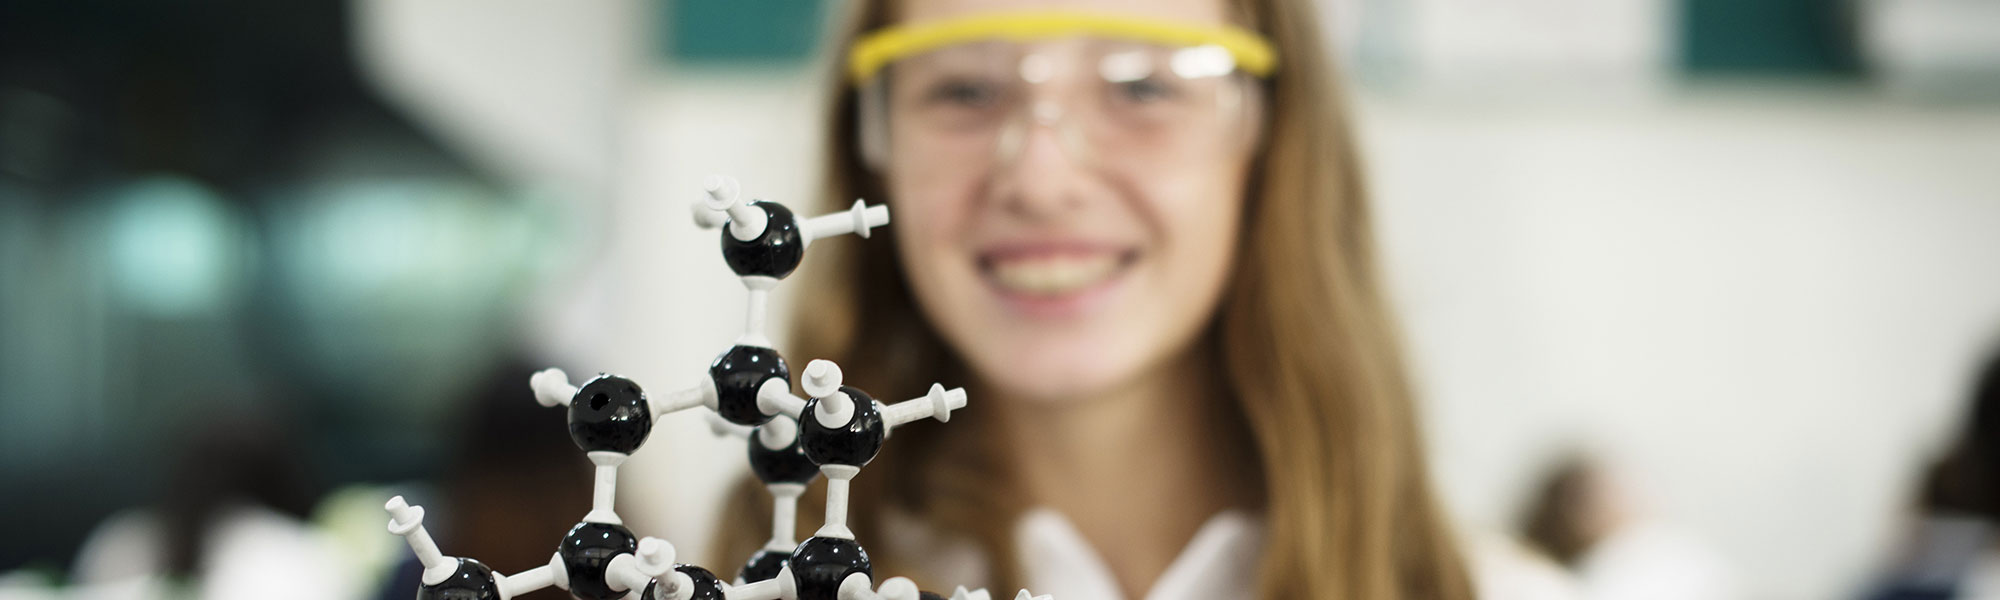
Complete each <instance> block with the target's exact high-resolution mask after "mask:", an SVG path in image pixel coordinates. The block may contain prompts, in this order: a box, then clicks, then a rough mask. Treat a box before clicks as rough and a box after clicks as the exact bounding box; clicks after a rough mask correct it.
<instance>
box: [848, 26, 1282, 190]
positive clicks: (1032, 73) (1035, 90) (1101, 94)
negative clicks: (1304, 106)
mask: <svg viewBox="0 0 2000 600" xmlns="http://www.w3.org/2000/svg"><path fill="white" fill-rule="evenodd" d="M1276 62H1277V57H1276V55H1275V53H1274V52H1273V51H1272V49H1271V46H1270V44H1269V43H1268V42H1266V41H1265V40H1264V39H1263V38H1262V37H1260V36H1258V35H1257V34H1255V33H1252V32H1249V31H1247V30H1243V29H1240V28H1236V27H1229V26H1217V25H1209V24H1190V23H1184V22H1176V21H1162V20H1153V19H1141V18H1133V17H1127V16H1112V15H1103V14H1091V13H1045V12H1037V13H1005V14H992V15H980V16H974V17H967V18H960V19H953V20H947V21H936V22H928V23H918V24H911V25H904V26H897V27H891V28H887V29H883V30H879V31H876V32H874V33H872V34H870V35H867V36H866V37H863V38H862V39H860V40H859V41H858V42H856V43H855V45H854V47H853V48H852V49H851V50H850V53H849V55H848V75H849V77H851V78H852V79H853V80H854V82H855V84H856V87H857V88H858V89H859V90H860V94H861V107H860V110H861V111H862V114H861V115H860V122H861V128H862V132H861V136H862V137H861V143H862V151H863V154H864V155H865V156H866V158H867V160H868V162H869V163H870V164H871V165H874V166H876V167H877V168H879V167H881V166H882V165H884V164H886V163H887V162H888V161H889V160H890V158H891V157H892V156H893V157H898V158H900V159H903V160H906V161H907V160H916V161H919V162H930V161H944V162H941V163H936V165H937V166H947V165H948V166H951V167H953V168H978V167H983V166H1004V165H1007V164H1010V163H1012V162H1013V161H1014V160H1016V159H1018V158H1019V157H1020V156H1022V155H1023V154H1024V152H1025V151H1026V149H1027V148H1028V147H1030V145H1032V144H1035V143H1041V142H1049V141H1052V142H1053V143H1055V144H1058V145H1059V149H1060V150H1061V151H1062V152H1063V153H1064V154H1065V155H1067V156H1068V158H1069V159H1070V160H1073V161H1076V162H1078V163H1082V164H1090V165H1096V166H1107V167H1116V166H1121V165H1122V166H1131V167H1135V168H1138V167H1146V168H1172V167H1175V166H1177V165H1187V164H1200V163H1201V162H1203V161H1212V160H1214V159H1215V158H1216V157H1217V156H1218V154H1219V153H1224V152H1228V151H1231V150H1233V149H1236V148H1240V147H1242V145H1243V144H1246V143H1248V142H1249V141H1250V140H1254V139H1255V138H1256V136H1257V134H1258V127H1259V126H1260V117H1259V115H1260V114H1261V111H1260V107H1261V103H1262V94H1261V86H1260V85H1259V84H1258V79H1259V78H1262V77H1267V76H1269V74H1270V73H1271V72H1272V70H1273V68H1274V67H1275V66H1276ZM903 164H908V163H907V162H905V163H903ZM918 166H925V165H918Z"/></svg>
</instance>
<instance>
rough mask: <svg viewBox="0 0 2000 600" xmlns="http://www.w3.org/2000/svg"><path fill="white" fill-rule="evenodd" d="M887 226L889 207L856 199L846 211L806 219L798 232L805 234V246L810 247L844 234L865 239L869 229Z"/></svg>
mask: <svg viewBox="0 0 2000 600" xmlns="http://www.w3.org/2000/svg"><path fill="white" fill-rule="evenodd" d="M888 224H889V207H887V206H884V205H881V204H877V205H875V206H869V205H868V204H867V202H865V201H863V200H861V199H859V198H857V199H855V200H854V205H853V206H850V207H848V209H847V210H846V211H842V212H837V213H833V214H827V215H820V216H817V217H813V218H810V219H806V220H805V222H804V223H803V224H801V225H800V226H799V230H800V232H801V233H803V234H805V239H806V244H807V245H808V246H810V245H811V244H812V242H814V241H817V240H823V239H826V238H830V237H833V236H837V235H841V234H844V233H852V234H855V235H858V236H861V237H863V238H867V237H868V236H869V233H870V230H871V229H873V228H876V227H881V226H883V225H888Z"/></svg>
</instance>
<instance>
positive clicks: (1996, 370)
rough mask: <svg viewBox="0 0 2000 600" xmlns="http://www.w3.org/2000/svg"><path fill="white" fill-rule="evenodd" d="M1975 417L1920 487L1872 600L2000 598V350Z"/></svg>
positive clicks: (1977, 389)
mask: <svg viewBox="0 0 2000 600" xmlns="http://www.w3.org/2000/svg"><path fill="white" fill-rule="evenodd" d="M1970 408H1971V415H1970V418H1969V419H1968V420H1967V421H1966V423H1965V429H1964V430H1963V431H1962V432H1961V433H1960V434H1959V436H1958V439H1957V440H1956V441H1955V442H1953V443H1952V445H1951V446H1949V447H1948V448H1947V449H1946V450H1945V453H1944V456H1943V457H1941V458H1939V459H1938V460H1937V461H1936V462H1934V463H1932V465H1931V467H1930V469H1929V470H1928V471H1927V472H1926V473H1925V474H1924V477H1923V479H1922V488H1921V489H1919V491H1918V495H1917V499H1916V506H1915V509H1916V510H1915V513H1916V514H1915V515H1914V519H1913V522H1912V523H1911V524H1910V525H1909V527H1908V530H1907V531H1906V532H1905V534H1904V539H1903V540H1902V543H1901V546H1900V547H1899V548H1898V549H1897V553H1896V554H1895V555H1894V556H1893V557H1892V558H1891V559H1890V564H1889V567H1888V569H1887V572H1886V573H1884V574H1883V575H1882V576H1881V577H1880V578H1878V580H1877V581H1876V583H1875V584H1874V585H1873V586H1872V588H1871V589H1870V590H1869V591H1868V592H1866V593H1865V594H1863V596H1862V597H1863V598H1866V599H1868V600H1986V599H2000V353H1996V354H1994V355H1993V356H1992V357H1991V358H1989V359H1988V360H1987V362H1986V364H1985V367H1984V368H1983V369H1981V371H1980V373H1979V376H1978V379H1977V380H1976V381H1975V382H1974V385H1973V389H1972V406H1971V407H1970Z"/></svg>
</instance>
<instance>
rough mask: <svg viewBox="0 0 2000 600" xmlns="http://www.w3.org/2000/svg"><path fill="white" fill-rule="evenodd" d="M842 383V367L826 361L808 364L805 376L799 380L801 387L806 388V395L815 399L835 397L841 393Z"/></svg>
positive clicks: (815, 361) (814, 361) (819, 360)
mask: <svg viewBox="0 0 2000 600" xmlns="http://www.w3.org/2000/svg"><path fill="white" fill-rule="evenodd" d="M841 383H842V382H841V374H840V365H837V364H834V363H833V361H830V360H826V359H814V360H813V361H812V362H809V363H806V373H805V376H803V377H800V378H799V385H800V387H804V388H805V391H806V395H808V396H812V397H814V398H824V397H827V396H830V395H833V393H834V392H838V391H840V386H841Z"/></svg>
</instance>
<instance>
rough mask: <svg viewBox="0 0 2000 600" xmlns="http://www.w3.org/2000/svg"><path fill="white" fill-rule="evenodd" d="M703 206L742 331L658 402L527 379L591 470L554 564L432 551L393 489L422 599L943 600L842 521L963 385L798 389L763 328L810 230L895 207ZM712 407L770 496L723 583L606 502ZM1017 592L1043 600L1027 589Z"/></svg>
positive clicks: (969, 599) (729, 188) (699, 216)
mask: <svg viewBox="0 0 2000 600" xmlns="http://www.w3.org/2000/svg"><path fill="white" fill-rule="evenodd" d="M705 187H706V188H707V189H706V191H707V195H706V198H704V199H703V200H702V201H701V202H697V203H695V204H694V206H693V208H694V213H695V222H696V223H697V224H698V225H701V226H702V227H704V228H716V227H722V226H724V225H727V227H726V230H725V231H724V232H723V234H722V257H723V260H724V261H725V262H726V263H727V264H728V265H729V268H730V270H732V271H734V272H735V273H736V275H737V276H738V277H740V278H741V279H742V281H743V286H744V288H745V289H747V290H748V291H749V302H748V304H749V307H748V314H747V317H746V318H745V320H744V331H743V334H742V335H741V336H740V337H738V338H737V339H736V342H735V343H734V344H733V345H732V346H731V347H730V348H729V349H727V350H724V351H723V352H722V354H721V355H719V356H717V357H716V359H715V361H714V362H713V363H712V364H711V365H710V366H709V369H708V377H707V378H705V379H704V380H703V381H701V382H700V383H699V384H697V385H694V386H691V387H689V388H686V389H682V390H677V391H675V392H672V393H670V394H667V395H666V396H665V397H663V398H661V399H659V401H657V402H656V401H654V400H651V399H649V398H648V397H647V396H646V393H645V391H643V390H642V389H640V387H639V385H638V384H637V383H634V382H633V381H632V380H629V379H626V378H623V377H619V376H616V375H599V376H597V377H596V378H594V379H591V380H590V381H588V382H585V383H584V384H583V386H582V387H577V386H574V385H571V384H570V382H569V376H568V375H566V374H564V373H563V372H562V371H561V370H558V369H547V370H544V371H541V372H538V373H535V375H534V376H533V377H531V378H530V379H529V387H530V388H532V389H533V390H534V395H535V400H536V401H537V402H539V403H541V404H543V405H545V406H550V407H556V406H562V407H566V408H567V409H568V421H569V433H570V439H571V441H574V442H575V443H576V445H577V447H578V448H580V449H582V450H583V451H584V453H585V456H587V457H589V458H590V461H591V463H592V464H593V465H596V484H595V486H594V488H593V494H592V499H591V510H590V512H589V513H586V514H585V515H584V516H583V520H582V521H581V522H579V523H577V525H576V526H575V527H573V528H571V529H570V531H569V533H568V534H566V535H564V536H563V538H562V540H561V541H560V542H559V543H558V544H557V545H556V550H555V552H554V553H553V555H551V556H550V558H549V562H548V564H545V565H541V566H538V567H535V568H533V569H529V570H527V571H523V572H521V573H517V574H514V575H502V574H497V573H494V572H493V570H492V569H491V568H489V567H487V566H486V565H484V564H481V563H480V562H479V561H477V560H473V559H470V558H453V557H449V556H446V555H445V554H444V553H443V552H442V551H441V550H439V548H438V545H437V543H436V542H435V541H434V540H432V539H431V536H430V534H429V533H428V532H427V531H425V529H424V526H423V520H424V509H423V507H420V506H413V505H410V504H409V503H407V502H406V501H404V500H403V497H402V496H397V497H395V498H392V499H390V500H389V503H388V505H387V506H386V507H385V508H386V509H387V510H388V512H389V516H390V519H389V532H390V533H392V534H395V535H400V536H403V537H404V539H405V540H406V541H408V542H409V544H410V549H411V550H412V551H413V552H415V553H416V555H417V560H418V562H420V563H421V564H422V565H423V576H422V583H421V585H419V587H418V588H417V593H416V597H417V598H418V599H419V600H507V599H509V598H512V597H514V596H518V595H521V594H525V593H528V592H532V591H536V590H540V589H543V588H547V587H551V586H553V587H556V588H559V589H562V590H564V591H567V592H569V593H570V594H571V595H572V596H575V597H578V598H586V599H589V600H611V599H626V600H638V599H644V600H720V599H727V600H944V599H945V598H947V596H943V595H939V594H934V593H931V592H924V591H919V590H918V589H917V587H916V585H915V584H914V583H912V582H911V581H910V580H909V579H906V578H902V577H892V578H888V579H886V580H884V581H882V583H881V586H880V587H879V588H878V587H875V582H874V576H875V572H874V568H873V566H872V565H871V564H870V563H869V561H868V553H867V551H866V550H864V549H863V548H862V547H861V544H860V542H858V541H856V540H855V539H854V533H853V532H852V531H850V530H849V529H848V528H847V493H848V482H849V481H850V480H852V479H853V478H854V476H855V475H857V474H859V473H860V471H861V468H862V467H863V466H866V465H867V464H868V462H869V461H871V460H873V459H874V458H875V455H876V453H877V452H879V451H880V450H881V448H882V442H883V440H884V439H886V438H887V437H888V434H889V432H890V431H891V430H893V429H895V428H897V427H901V426H904V425H908V424H911V423H914V422H916V421H920V420H923V419H927V418H928V419H936V420H937V421H939V422H945V421H949V420H950V419H951V413H952V411H955V410H958V409H960V408H964V407H965V392H964V390H962V389H956V388H954V389H945V387H944V386H942V385H938V384H932V385H931V388H930V391H929V392H928V393H926V394H925V395H924V396H923V397H921V398H914V399H910V400H905V401H902V402H897V403H895V404H884V403H880V402H877V401H876V400H875V399H873V398H871V397H870V396H869V395H868V394H867V393H866V392H863V391H861V390H860V389H857V388H854V387H850V386H847V385H844V383H843V382H842V376H841V371H840V367H839V366H838V365H835V364H834V363H832V362H831V361H824V360H815V361H812V362H811V363H810V364H808V365H807V366H806V370H805V373H804V374H803V375H804V376H803V377H802V378H801V384H802V385H801V387H803V388H804V390H803V391H804V392H806V394H807V397H805V398H801V397H798V396H795V395H793V394H792V391H791V385H790V379H791V372H790V371H789V370H788V369H787V368H786V366H785V361H784V359H783V358H782V357H780V356H779V355H778V352H777V350H775V349H773V348H772V347H771V342H770V338H769V337H767V336H766V335H765V332H764V324H765V322H766V319H765V317H766V314H765V313H766V310H767V304H768V298H769V294H770V291H771V290H772V289H773V288H775V287H776V286H777V284H778V282H779V281H781V280H783V279H784V278H785V276H787V275H790V274H791V273H792V271H793V270H795V269H797V268H798V266H799V263H800V261H801V260H803V259H804V257H805V249H806V247H807V246H808V245H810V244H811V243H812V242H813V241H815V240H822V239H826V238H829V237H833V236H837V235H841V234H846V233H854V234H858V235H860V236H861V237H864V238H865V237H868V234H869V231H870V230H871V229H873V228H876V227H881V226H883V225H887V224H888V222H889V209H888V207H886V206H880V205H877V206H867V205H866V204H865V203H863V202H862V201H859V200H856V201H855V202H854V206H853V207H852V208H851V209H849V210H847V211H843V212H840V213H834V214H830V215H824V216H820V217H814V218H810V219H804V220H800V219H798V218H797V217H794V216H793V214H792V212H791V211H790V210H789V209H786V208H785V207H784V206H782V205H779V204H775V203H771V202H761V201H747V202H740V201H738V199H737V195H738V190H739V189H740V186H739V185H738V184H737V183H736V181H735V180H733V179H730V178H727V177H721V176H715V177H710V178H708V180H707V182H706V186H705ZM697 407H701V408H707V409H708V410H709V411H710V419H711V423H712V424H713V425H714V426H715V429H716V430H717V431H718V432H726V433H734V434H739V435H740V436H741V437H742V438H743V439H744V440H745V442H746V443H747V445H748V446H749V449H748V450H749V452H748V458H749V461H750V469H751V472H752V473H754V474H755V475H756V476H757V478H758V479H759V480H760V481H762V482H763V483H764V485H765V487H766V488H767V489H769V491H770V492H771V495H772V496H773V497H774V499H775V500H776V501H775V502H774V503H773V506H774V508H773V510H772V517H771V522H772V527H771V529H772V532H771V541H770V542H769V543H767V544H765V546H764V548H763V549H761V550H759V551H758V552H757V553H756V554H755V555H752V556H751V557H750V559H749V560H748V561H747V562H746V563H745V564H744V565H743V566H742V567H741V568H740V569H738V570H737V576H736V578H735V579H734V580H733V581H729V582H724V581H722V579H721V578H719V577H717V576H716V575H715V574H714V573H713V572H711V571H709V570H707V569H704V568H701V567H698V566H694V565H688V564H675V563H674V554H675V553H674V547H673V544H670V543H668V542H667V541H665V540H661V539H658V538H652V537H647V538H643V539H640V538H638V537H636V536H634V535H633V534H632V532H631V531H630V530H629V529H626V528H625V525H624V522H623V521H622V520H621V519H619V517H618V513H617V512H616V511H615V510H614V508H613V499H614V497H615V496H616V492H617V482H618V466H619V465H621V464H623V463H624V462H625V459H626V458H627V457H629V456H631V454H632V453H633V452H634V451H637V450H638V449H639V447H640V446H642V445H644V444H645V443H646V438H647V436H648V435H649V434H650V433H651V432H652V429H653V422H654V421H655V420H657V419H659V418H661V417H664V416H665V415H667V414H670V413H675V412H679V411H682V410H688V409H692V408H697ZM822 474H824V475H825V476H826V478H827V503H826V525H825V526H824V527H821V528H820V529H819V531H817V532H814V534H813V536H812V537H810V538H807V539H806V540H805V541H804V542H796V541H795V537H796V534H795V532H794V529H795V521H796V516H797V510H798V506H797V500H798V497H799V496H800V494H802V493H803V492H804V491H805V487H806V485H807V484H808V483H811V482H812V480H813V479H814V478H815V477H817V476H819V475H822ZM948 598H950V599H951V600H990V597H989V596H988V594H987V593H986V591H985V590H967V589H966V588H964V587H959V588H957V590H955V592H954V593H953V594H952V595H951V596H949V597H948ZM1016 600H1048V597H1046V596H1042V597H1033V596H1031V595H1030V594H1029V593H1028V592H1027V591H1026V590H1022V591H1021V592H1020V594H1019V595H1018V596H1016Z"/></svg>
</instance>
